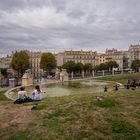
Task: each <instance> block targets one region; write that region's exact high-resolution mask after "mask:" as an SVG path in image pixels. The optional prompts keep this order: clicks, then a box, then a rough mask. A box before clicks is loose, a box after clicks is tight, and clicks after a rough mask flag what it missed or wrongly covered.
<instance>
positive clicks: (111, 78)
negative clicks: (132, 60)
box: [96, 73, 140, 84]
mask: <svg viewBox="0 0 140 140" xmlns="http://www.w3.org/2000/svg"><path fill="white" fill-rule="evenodd" d="M138 78H139V79H140V73H133V74H123V75H122V74H118V75H114V76H106V77H97V78H96V79H98V80H107V81H115V82H120V83H123V84H124V83H127V80H128V79H130V80H133V79H138Z"/></svg>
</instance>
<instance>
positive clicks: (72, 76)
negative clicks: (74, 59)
mask: <svg viewBox="0 0 140 140" xmlns="http://www.w3.org/2000/svg"><path fill="white" fill-rule="evenodd" d="M71 79H73V71H72V72H71Z"/></svg>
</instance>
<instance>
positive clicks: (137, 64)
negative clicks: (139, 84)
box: [131, 59, 140, 71]
mask: <svg viewBox="0 0 140 140" xmlns="http://www.w3.org/2000/svg"><path fill="white" fill-rule="evenodd" d="M131 66H132V68H133V69H136V70H137V71H138V70H139V67H140V60H138V59H137V60H134V61H133V62H132V64H131Z"/></svg>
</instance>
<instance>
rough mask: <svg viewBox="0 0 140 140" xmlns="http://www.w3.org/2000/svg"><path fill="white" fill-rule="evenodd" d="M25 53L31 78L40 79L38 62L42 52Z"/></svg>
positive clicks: (40, 73) (41, 73)
mask: <svg viewBox="0 0 140 140" xmlns="http://www.w3.org/2000/svg"><path fill="white" fill-rule="evenodd" d="M27 53H28V55H29V62H30V69H31V73H32V75H33V77H34V78H37V79H38V78H40V77H42V76H43V71H42V69H40V60H41V55H42V52H32V51H27Z"/></svg>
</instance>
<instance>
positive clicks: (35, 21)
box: [0, 0, 140, 54]
mask: <svg viewBox="0 0 140 140" xmlns="http://www.w3.org/2000/svg"><path fill="white" fill-rule="evenodd" d="M139 8H140V1H139V0H133V2H132V1H131V0H118V1H114V0H106V1H103V0H87V1H81V0H71V1H66V0H4V1H2V2H1V3H0V18H1V20H0V54H6V53H10V52H11V51H12V50H21V49H29V50H34V51H35V50H36V51H38V50H39V51H40V50H42V51H52V52H59V51H64V50H70V49H73V50H78V49H79V50H81V49H83V50H93V51H94V50H97V51H104V50H105V49H106V48H118V49H123V50H127V49H128V46H129V45H130V44H133V43H134V44H137V43H139V42H140V26H139V25H140V17H139V15H140V11H139Z"/></svg>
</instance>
